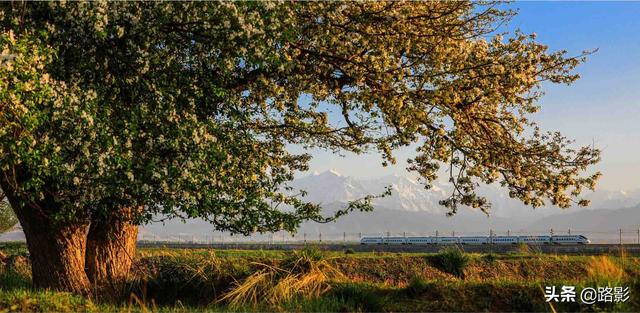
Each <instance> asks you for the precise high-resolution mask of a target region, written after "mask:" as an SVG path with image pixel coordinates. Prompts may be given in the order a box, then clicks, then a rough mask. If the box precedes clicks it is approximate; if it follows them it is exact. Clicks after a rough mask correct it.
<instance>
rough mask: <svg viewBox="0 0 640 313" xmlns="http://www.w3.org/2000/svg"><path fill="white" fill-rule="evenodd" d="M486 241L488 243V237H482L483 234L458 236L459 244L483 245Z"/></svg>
mask: <svg viewBox="0 0 640 313" xmlns="http://www.w3.org/2000/svg"><path fill="white" fill-rule="evenodd" d="M488 243H490V242H489V237H483V236H463V237H460V244H463V245H485V244H488Z"/></svg>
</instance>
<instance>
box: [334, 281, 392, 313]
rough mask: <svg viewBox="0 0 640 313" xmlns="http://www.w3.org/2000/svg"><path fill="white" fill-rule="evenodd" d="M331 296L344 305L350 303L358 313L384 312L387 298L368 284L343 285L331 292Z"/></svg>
mask: <svg viewBox="0 0 640 313" xmlns="http://www.w3.org/2000/svg"><path fill="white" fill-rule="evenodd" d="M331 296H332V297H335V298H337V299H338V300H340V302H342V303H348V304H350V305H351V306H353V307H354V309H355V310H348V311H356V312H383V311H384V304H385V301H386V298H385V297H383V296H382V295H380V294H378V293H376V292H375V288H374V287H372V286H370V285H367V284H354V283H350V284H341V285H338V286H336V288H334V290H333V291H332V292H331Z"/></svg>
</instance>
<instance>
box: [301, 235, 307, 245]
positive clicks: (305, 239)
mask: <svg viewBox="0 0 640 313" xmlns="http://www.w3.org/2000/svg"><path fill="white" fill-rule="evenodd" d="M302 238H303V239H302V240H304V243H307V233H302Z"/></svg>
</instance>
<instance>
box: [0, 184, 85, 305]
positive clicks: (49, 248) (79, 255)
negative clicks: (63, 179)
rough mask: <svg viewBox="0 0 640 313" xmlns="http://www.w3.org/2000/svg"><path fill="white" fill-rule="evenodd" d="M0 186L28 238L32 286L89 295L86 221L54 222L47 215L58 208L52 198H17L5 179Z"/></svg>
mask: <svg viewBox="0 0 640 313" xmlns="http://www.w3.org/2000/svg"><path fill="white" fill-rule="evenodd" d="M0 185H1V186H2V189H3V190H4V192H5V194H6V196H7V198H8V199H9V203H11V206H12V208H13V210H14V212H15V213H16V216H17V217H18V220H19V221H20V225H22V230H23V232H24V235H25V237H26V239H27V248H28V249H29V258H30V260H31V273H32V282H33V286H34V287H35V288H43V289H52V290H59V291H70V292H74V293H78V294H83V295H90V291H91V289H90V282H89V279H88V277H87V275H86V272H85V249H86V243H87V232H88V230H89V223H88V222H86V221H76V222H59V221H54V220H53V219H52V218H51V217H50V215H49V214H47V213H48V212H54V211H55V210H56V208H57V204H56V203H55V202H53V201H52V199H47V201H39V202H28V201H20V200H19V199H18V197H17V196H16V195H15V194H14V193H13V190H12V189H11V188H10V185H9V184H7V183H6V181H4V180H1V179H0Z"/></svg>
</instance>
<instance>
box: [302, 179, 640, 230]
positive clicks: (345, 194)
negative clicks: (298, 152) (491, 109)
mask: <svg viewBox="0 0 640 313" xmlns="http://www.w3.org/2000/svg"><path fill="white" fill-rule="evenodd" d="M432 185H433V186H432V187H431V188H430V189H425V188H424V185H423V184H421V183H420V182H418V181H416V180H414V179H411V178H408V177H404V176H398V175H393V176H383V177H379V178H367V179H358V178H353V177H349V176H344V175H341V174H340V173H338V172H337V171H335V170H330V171H326V172H322V173H314V174H312V175H308V176H305V177H302V178H299V179H296V180H294V181H293V182H292V184H291V186H292V187H293V188H294V190H305V191H306V192H307V195H306V196H305V198H304V199H305V200H307V201H310V202H314V203H319V204H322V205H329V204H332V205H334V204H336V203H346V202H347V201H351V200H355V199H359V198H362V197H364V196H366V195H377V194H380V193H382V192H383V191H384V190H385V187H386V186H391V189H392V194H391V195H390V196H387V197H384V198H381V199H376V200H375V201H374V206H375V207H376V208H384V209H387V210H401V211H411V212H427V213H431V214H438V215H443V214H445V213H446V212H447V211H446V209H445V208H444V207H442V206H441V205H440V204H439V203H438V202H439V201H440V200H442V199H445V198H446V197H447V196H448V195H449V193H450V192H451V185H450V184H449V183H446V182H441V181H436V182H434V183H432ZM477 193H478V194H479V195H481V196H484V197H486V198H487V199H488V200H489V201H490V202H491V203H492V208H491V212H490V214H491V216H493V217H500V218H506V219H511V220H515V221H521V222H525V221H528V222H531V221H533V220H535V219H540V218H543V217H547V216H550V215H555V214H568V213H575V212H577V211H584V210H594V209H618V208H628V207H632V206H635V205H637V204H638V203H640V189H637V190H634V191H609V190H597V191H595V192H591V193H588V194H586V195H585V197H586V198H587V199H590V200H591V202H592V203H591V205H590V206H589V207H587V208H582V207H571V208H568V209H559V208H557V207H554V206H546V207H541V208H536V209H533V208H531V207H529V206H525V205H523V204H522V203H521V202H520V201H519V200H517V199H512V198H510V197H509V196H508V191H507V190H506V189H505V188H502V187H500V186H498V185H488V186H487V185H483V186H480V187H479V188H478V190H477ZM466 211H473V212H474V213H477V214H482V213H479V212H477V210H471V209H470V208H461V209H460V210H459V214H466V213H465V212H466Z"/></svg>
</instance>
